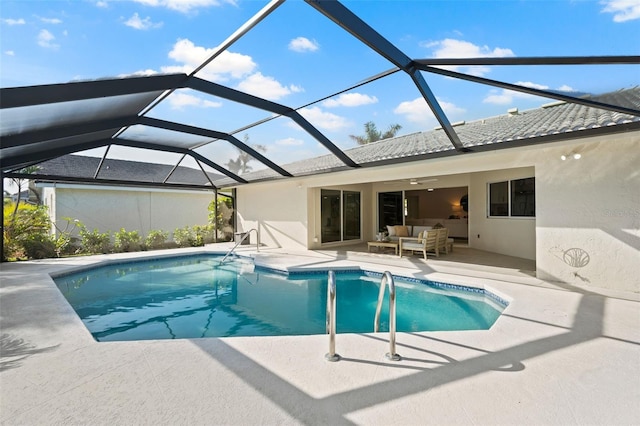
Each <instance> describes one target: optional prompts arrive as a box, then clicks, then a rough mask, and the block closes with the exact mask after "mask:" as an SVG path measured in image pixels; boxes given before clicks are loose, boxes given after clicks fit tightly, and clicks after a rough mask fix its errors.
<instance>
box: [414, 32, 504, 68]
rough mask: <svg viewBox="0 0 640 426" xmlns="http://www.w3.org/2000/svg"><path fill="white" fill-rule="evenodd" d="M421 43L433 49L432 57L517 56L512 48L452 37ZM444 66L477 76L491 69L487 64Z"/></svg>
mask: <svg viewBox="0 0 640 426" xmlns="http://www.w3.org/2000/svg"><path fill="white" fill-rule="evenodd" d="M421 45H422V46H423V47H426V48H429V49H433V51H432V57H434V58H501V57H511V56H515V55H514V53H513V51H512V50H511V49H506V48H502V47H495V48H493V49H492V48H490V47H489V46H486V45H485V46H478V45H476V44H473V43H470V42H468V41H464V40H456V39H451V38H447V39H444V40H439V41H434V42H426V43H422V44H421ZM442 68H445V69H450V70H453V71H460V72H466V73H469V74H472V75H476V76H482V75H485V74H487V73H488V72H489V71H490V68H488V67H485V66H469V67H458V66H448V67H442Z"/></svg>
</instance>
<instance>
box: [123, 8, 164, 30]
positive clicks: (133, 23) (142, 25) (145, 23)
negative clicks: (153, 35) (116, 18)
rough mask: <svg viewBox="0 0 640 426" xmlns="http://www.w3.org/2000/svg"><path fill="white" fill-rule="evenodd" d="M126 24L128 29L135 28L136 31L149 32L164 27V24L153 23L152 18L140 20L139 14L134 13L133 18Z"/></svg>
mask: <svg viewBox="0 0 640 426" xmlns="http://www.w3.org/2000/svg"><path fill="white" fill-rule="evenodd" d="M124 24H125V25H126V26H127V27H131V28H135V29H136V30H148V29H151V28H160V27H161V26H162V22H157V23H154V22H151V18H150V17H148V16H147V17H146V18H144V19H140V16H139V15H138V13H137V12H136V13H134V14H133V16H132V17H131V18H129V19H127V20H126V21H125V22H124Z"/></svg>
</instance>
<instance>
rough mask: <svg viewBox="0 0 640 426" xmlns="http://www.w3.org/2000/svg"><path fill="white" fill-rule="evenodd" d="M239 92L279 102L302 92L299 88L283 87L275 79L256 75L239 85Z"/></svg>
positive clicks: (259, 74)
mask: <svg viewBox="0 0 640 426" xmlns="http://www.w3.org/2000/svg"><path fill="white" fill-rule="evenodd" d="M238 90H241V91H243V92H247V93H250V94H252V95H254V96H259V97H261V98H265V99H270V100H278V99H281V98H283V97H285V96H287V95H289V94H291V93H293V92H297V91H300V89H299V88H298V87H297V86H288V87H287V86H283V85H282V84H280V82H278V81H277V80H275V79H274V78H273V77H268V76H264V75H262V73H259V72H257V73H254V74H251V75H250V76H249V77H247V78H246V79H244V80H243V81H241V82H240V84H238Z"/></svg>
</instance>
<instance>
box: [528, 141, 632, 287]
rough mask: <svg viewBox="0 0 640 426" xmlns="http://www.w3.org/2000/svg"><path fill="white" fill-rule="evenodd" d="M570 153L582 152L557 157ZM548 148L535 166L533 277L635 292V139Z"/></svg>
mask: <svg viewBox="0 0 640 426" xmlns="http://www.w3.org/2000/svg"><path fill="white" fill-rule="evenodd" d="M571 152H578V153H580V154H581V155H582V158H580V159H579V160H574V159H573V158H571V156H569V158H568V159H567V160H566V161H562V160H560V159H559V157H560V155H562V154H568V153H571ZM548 153H549V159H548V160H547V161H540V162H539V163H538V164H537V165H536V185H537V187H536V194H537V195H536V203H537V205H536V208H537V210H538V211H540V212H542V214H541V215H540V216H539V217H538V225H537V229H536V233H537V236H536V238H537V241H538V244H537V246H536V259H537V275H538V277H540V278H542V279H545V280H553V281H561V282H566V283H577V284H583V285H584V284H586V285H593V286H596V287H604V288H612V289H620V290H629V291H634V292H640V274H638V265H640V137H639V136H638V134H637V133H636V134H635V135H633V134H632V135H627V136H625V137H618V138H617V139H616V140H615V141H612V140H600V141H598V142H595V143H591V144H579V145H575V146H567V147H564V149H563V148H557V149H553V150H552V149H549V150H548Z"/></svg>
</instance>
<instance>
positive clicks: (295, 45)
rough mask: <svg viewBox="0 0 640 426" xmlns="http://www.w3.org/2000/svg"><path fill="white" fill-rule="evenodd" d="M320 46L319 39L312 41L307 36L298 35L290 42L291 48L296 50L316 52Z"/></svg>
mask: <svg viewBox="0 0 640 426" xmlns="http://www.w3.org/2000/svg"><path fill="white" fill-rule="evenodd" d="M319 48H320V45H319V44H318V42H317V41H315V40H313V41H311V40H309V39H308V38H306V37H296V38H294V39H293V40H291V41H290V42H289V50H293V51H294V52H315V51H316V50H318V49H319Z"/></svg>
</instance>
